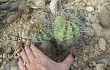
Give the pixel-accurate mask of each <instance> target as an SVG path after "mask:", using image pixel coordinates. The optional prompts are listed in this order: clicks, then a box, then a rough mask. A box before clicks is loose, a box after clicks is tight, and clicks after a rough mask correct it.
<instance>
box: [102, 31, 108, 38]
mask: <svg viewBox="0 0 110 70" xmlns="http://www.w3.org/2000/svg"><path fill="white" fill-rule="evenodd" d="M102 36H103V37H104V38H105V39H107V40H110V30H104V31H103V35H102Z"/></svg>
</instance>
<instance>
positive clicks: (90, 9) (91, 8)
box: [86, 6, 94, 12]
mask: <svg viewBox="0 0 110 70" xmlns="http://www.w3.org/2000/svg"><path fill="white" fill-rule="evenodd" d="M86 10H87V11H88V12H92V11H94V8H93V7H91V6H89V7H86Z"/></svg>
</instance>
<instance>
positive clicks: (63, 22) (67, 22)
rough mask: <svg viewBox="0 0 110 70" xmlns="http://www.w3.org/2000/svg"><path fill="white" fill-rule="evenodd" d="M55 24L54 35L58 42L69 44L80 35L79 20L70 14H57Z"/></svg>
mask: <svg viewBox="0 0 110 70" xmlns="http://www.w3.org/2000/svg"><path fill="white" fill-rule="evenodd" d="M53 26H54V37H55V39H56V40H57V42H58V43H62V44H64V45H69V44H71V43H72V42H73V41H74V40H78V39H79V37H80V28H79V22H78V21H77V20H75V19H74V18H71V17H70V16H68V17H62V16H57V17H56V19H55V21H54V23H53Z"/></svg>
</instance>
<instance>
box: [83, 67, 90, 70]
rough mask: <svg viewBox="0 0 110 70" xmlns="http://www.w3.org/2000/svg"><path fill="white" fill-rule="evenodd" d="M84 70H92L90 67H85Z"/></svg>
mask: <svg viewBox="0 0 110 70" xmlns="http://www.w3.org/2000/svg"><path fill="white" fill-rule="evenodd" d="M83 70H91V69H90V68H89V67H85V68H84V69H83Z"/></svg>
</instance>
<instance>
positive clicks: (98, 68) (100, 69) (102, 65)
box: [96, 64, 104, 70]
mask: <svg viewBox="0 0 110 70" xmlns="http://www.w3.org/2000/svg"><path fill="white" fill-rule="evenodd" d="M103 67H104V64H97V65H96V70H104V69H103Z"/></svg>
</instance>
